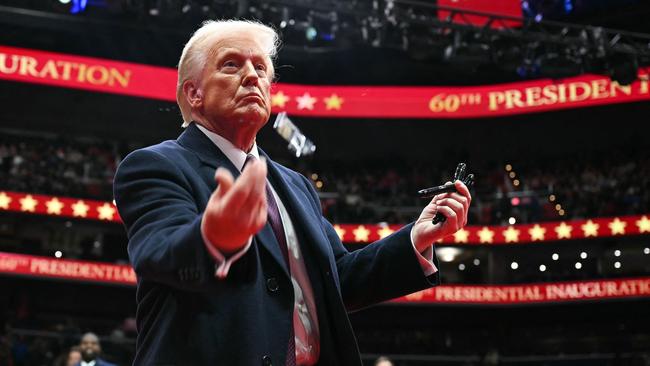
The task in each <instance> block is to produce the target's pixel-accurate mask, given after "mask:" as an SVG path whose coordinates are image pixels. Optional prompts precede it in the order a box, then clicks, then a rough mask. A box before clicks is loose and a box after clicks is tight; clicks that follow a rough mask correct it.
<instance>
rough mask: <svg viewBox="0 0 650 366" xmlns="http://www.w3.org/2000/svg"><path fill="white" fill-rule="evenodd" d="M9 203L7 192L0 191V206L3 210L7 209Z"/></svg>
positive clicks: (9, 198)
mask: <svg viewBox="0 0 650 366" xmlns="http://www.w3.org/2000/svg"><path fill="white" fill-rule="evenodd" d="M10 203H11V197H9V196H7V194H6V193H4V192H0V208H1V209H3V210H8V209H9V204H10Z"/></svg>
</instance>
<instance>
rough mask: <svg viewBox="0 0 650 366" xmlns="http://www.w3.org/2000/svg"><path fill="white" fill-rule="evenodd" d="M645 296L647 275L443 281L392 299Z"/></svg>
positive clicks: (547, 299) (483, 300)
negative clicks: (491, 282)
mask: <svg viewBox="0 0 650 366" xmlns="http://www.w3.org/2000/svg"><path fill="white" fill-rule="evenodd" d="M647 296H650V277H640V278H629V279H615V280H597V281H580V282H557V283H538V284H530V285H511V286H469V285H443V286H438V287H433V288H430V289H427V290H424V291H420V292H416V293H414V294H411V295H408V296H404V297H401V298H399V299H396V300H393V301H394V302H398V303H442V304H482V305H483V304H504V305H505V304H527V303H549V302H564V301H575V300H604V299H613V298H629V297H647Z"/></svg>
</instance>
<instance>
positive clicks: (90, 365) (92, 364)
mask: <svg viewBox="0 0 650 366" xmlns="http://www.w3.org/2000/svg"><path fill="white" fill-rule="evenodd" d="M79 364H80V365H81V366H95V364H96V362H95V360H92V361H90V362H86V361H84V360H81V362H80V363H79Z"/></svg>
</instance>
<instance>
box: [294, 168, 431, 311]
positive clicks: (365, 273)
mask: <svg viewBox="0 0 650 366" xmlns="http://www.w3.org/2000/svg"><path fill="white" fill-rule="evenodd" d="M303 183H304V184H305V185H306V186H307V189H308V190H309V192H310V194H311V197H312V199H313V201H314V204H315V205H316V206H317V207H318V210H320V201H319V200H318V195H317V193H316V191H315V190H314V188H313V187H312V186H311V184H310V183H309V181H307V179H306V178H304V177H303ZM319 214H320V212H319ZM321 216H322V215H321ZM321 222H322V226H323V229H324V231H325V233H326V235H327V238H328V240H329V242H330V244H331V246H332V251H333V252H334V259H335V261H336V268H337V272H338V277H339V282H340V285H341V296H342V298H343V302H344V304H345V306H346V308H347V309H348V311H354V310H359V309H361V308H364V307H367V306H370V305H373V304H376V303H379V302H382V301H387V300H390V299H394V298H397V297H400V296H404V295H408V294H410V293H413V292H417V291H420V290H423V289H427V288H430V287H432V286H435V285H438V284H439V283H440V280H439V271H436V272H435V273H433V274H432V275H430V276H426V275H425V274H424V272H423V270H422V265H421V263H420V261H419V259H418V257H417V254H416V251H415V250H414V248H413V244H412V242H411V228H412V227H413V224H408V225H406V226H404V227H403V228H401V229H400V230H398V231H396V232H395V233H393V234H392V235H389V236H387V237H386V238H384V239H381V240H378V241H376V242H374V243H372V244H370V245H368V246H366V247H364V248H362V249H359V250H355V251H352V252H349V251H348V250H347V249H346V248H345V246H343V243H341V240H340V238H339V236H338V234H337V233H336V230H334V227H333V226H332V224H330V222H329V221H327V219H325V217H322V218H321ZM432 247H433V246H432ZM433 264H434V266H435V267H436V268H439V265H438V262H437V259H436V257H435V255H433Z"/></svg>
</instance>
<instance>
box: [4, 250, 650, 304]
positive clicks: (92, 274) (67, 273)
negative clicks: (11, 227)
mask: <svg viewBox="0 0 650 366" xmlns="http://www.w3.org/2000/svg"><path fill="white" fill-rule="evenodd" d="M0 274H7V275H18V276H27V277H34V278H54V279H62V280H71V281H84V282H94V283H99V284H118V285H128V286H134V285H135V284H136V274H135V272H134V271H133V269H132V268H131V267H130V266H128V265H116V264H110V263H101V262H88V261H79V260H70V259H55V258H51V257H39V256H32V255H24V254H13V253H3V252H0ZM646 296H650V277H642V278H630V279H615V280H598V281H582V282H560V283H540V284H530V285H511V286H467V285H442V286H438V287H434V288H430V289H427V290H424V291H420V292H416V293H414V294H411V295H408V296H404V297H401V298H398V299H395V300H392V302H394V303H424V304H427V303H431V304H435V303H440V304H526V303H540V302H542V303H543V302H563V301H573V300H600V299H610V298H626V297H646Z"/></svg>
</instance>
